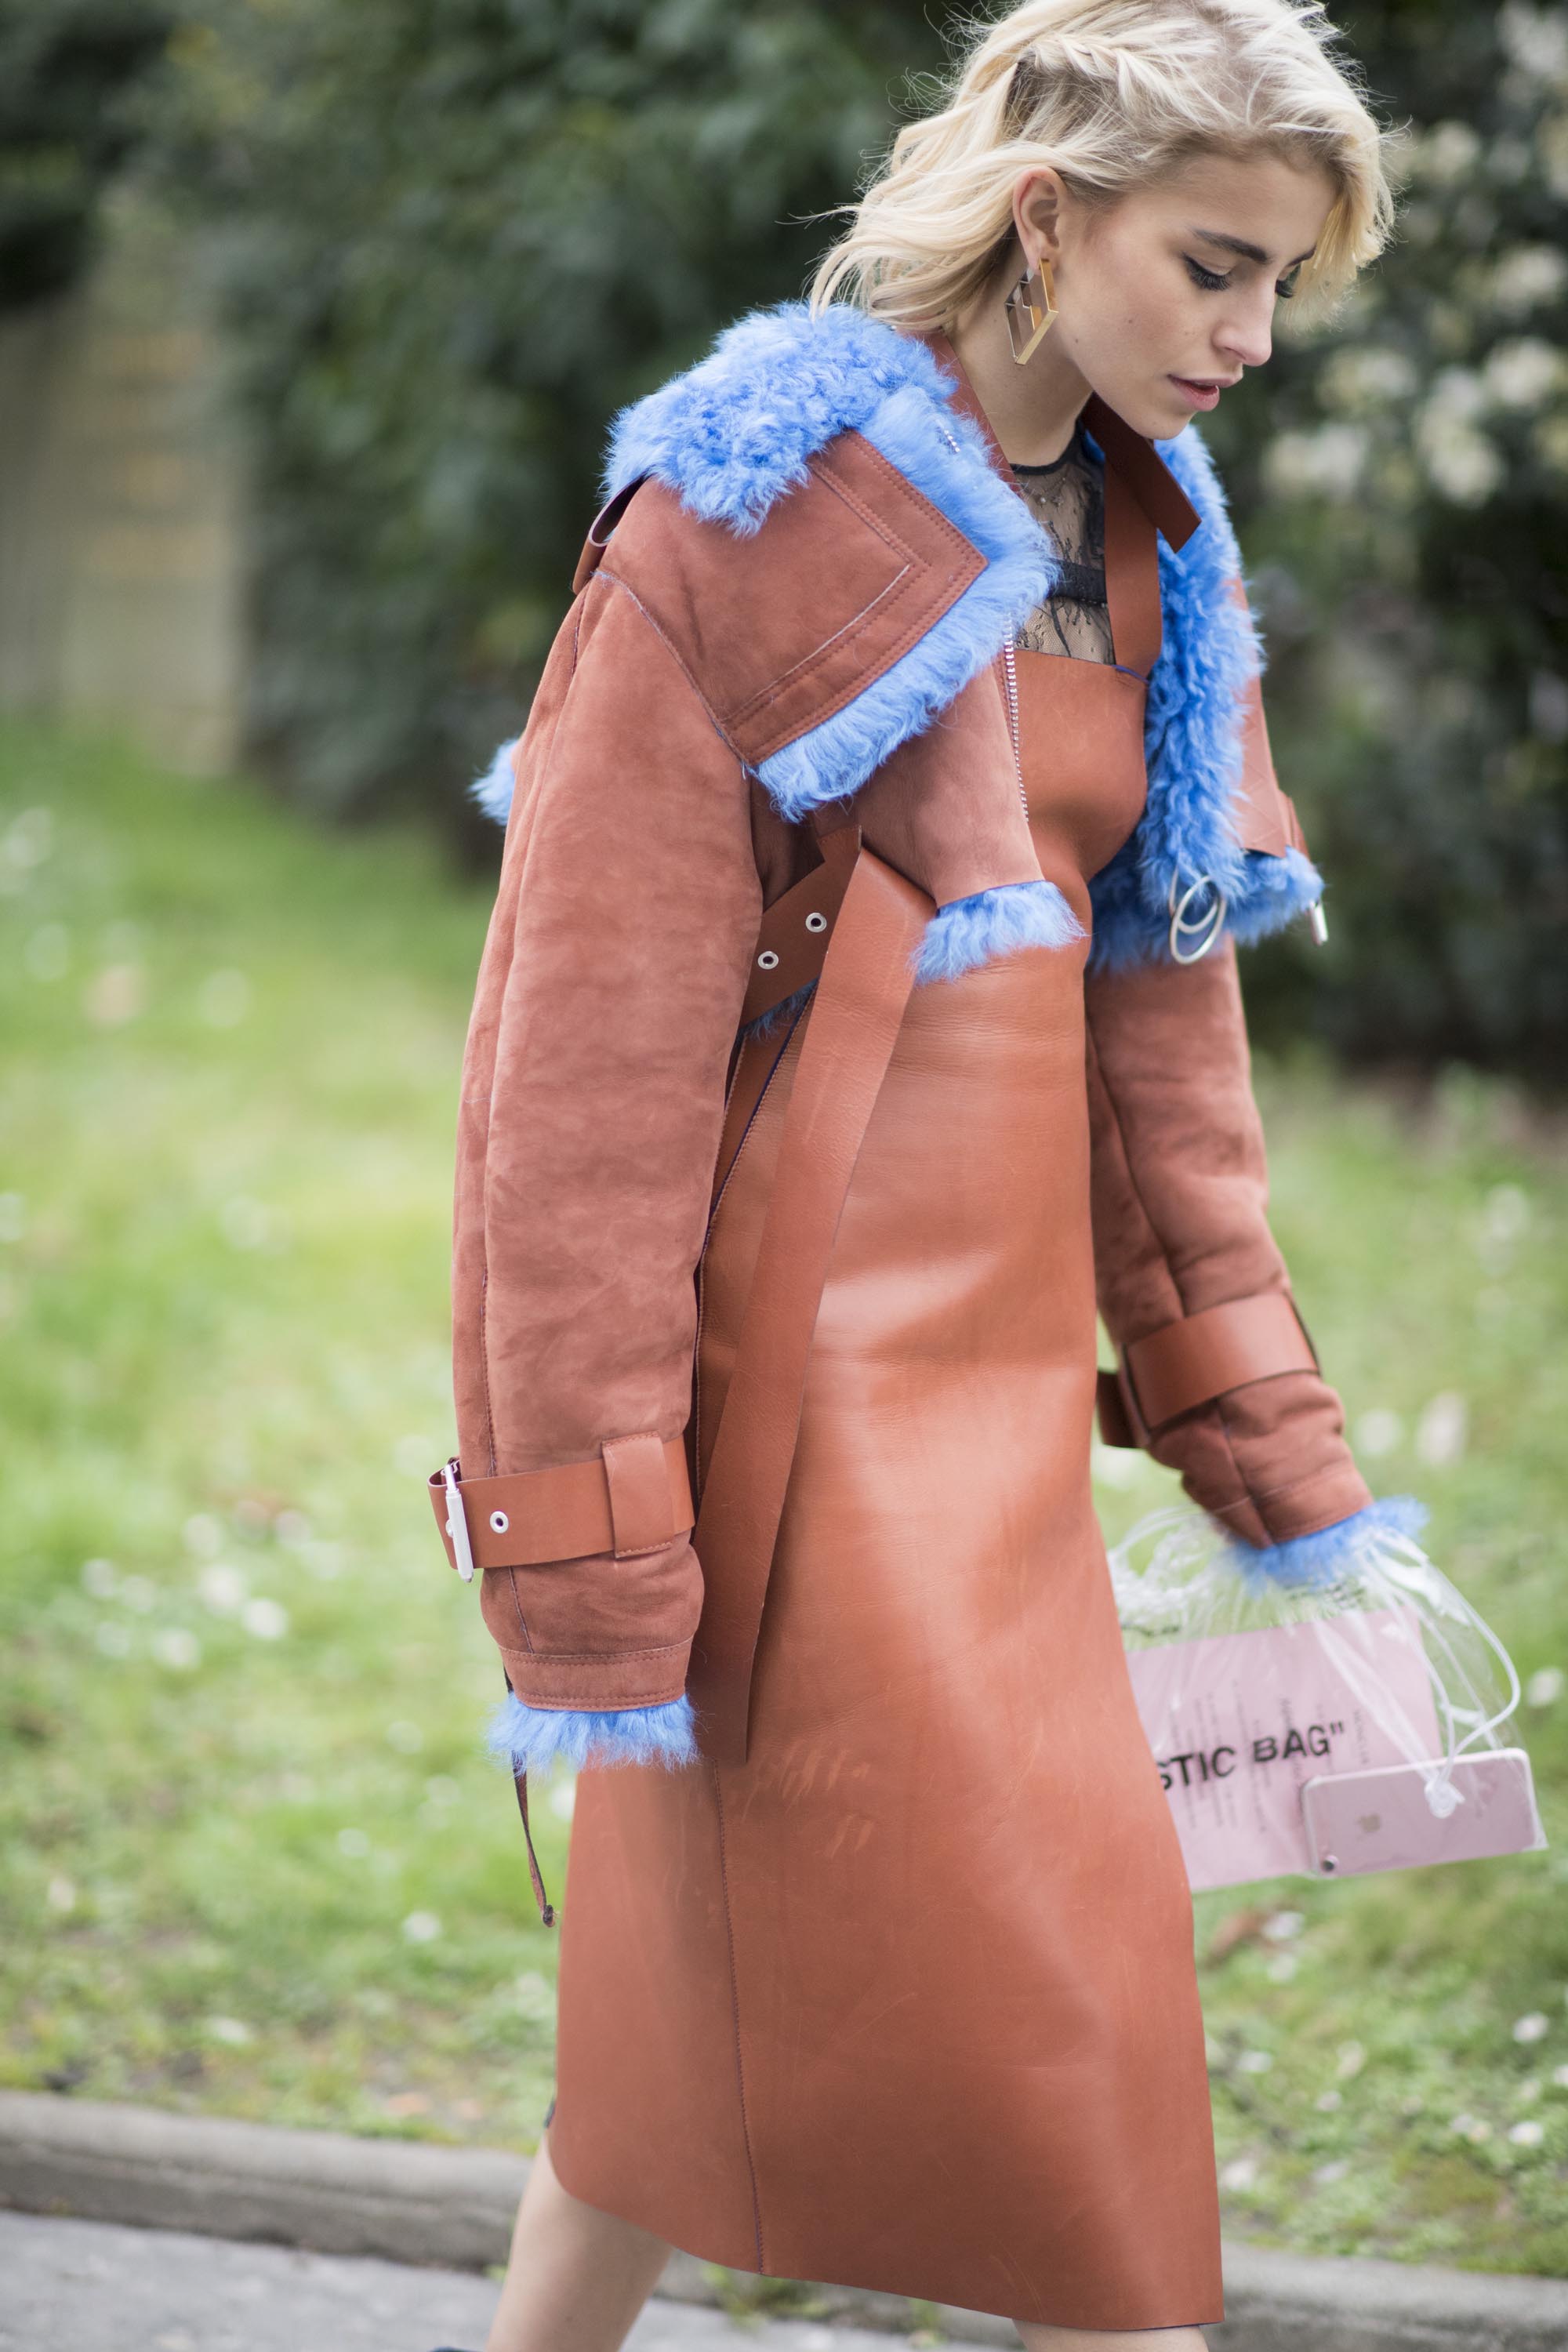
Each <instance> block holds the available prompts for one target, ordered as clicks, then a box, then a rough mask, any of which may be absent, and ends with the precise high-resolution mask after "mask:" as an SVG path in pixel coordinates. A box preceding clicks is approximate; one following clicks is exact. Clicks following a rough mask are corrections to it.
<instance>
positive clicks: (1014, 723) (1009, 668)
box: [1002, 639, 1029, 818]
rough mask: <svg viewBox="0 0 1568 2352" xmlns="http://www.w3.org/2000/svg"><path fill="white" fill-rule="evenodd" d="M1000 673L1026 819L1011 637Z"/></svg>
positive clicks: (1015, 671) (1014, 664) (1025, 799)
mask: <svg viewBox="0 0 1568 2352" xmlns="http://www.w3.org/2000/svg"><path fill="white" fill-rule="evenodd" d="M1002 675H1003V680H1004V683H1005V689H1006V695H1007V726H1008V730H1009V732H1010V733H1011V735H1012V738H1013V769H1014V772H1015V774H1016V776H1017V779H1018V798H1019V799H1020V800H1021V801H1022V803H1024V815H1025V817H1026V818H1027V816H1028V814H1029V795H1028V793H1026V791H1025V790H1024V752H1023V747H1022V743H1021V741H1020V739H1019V731H1018V656H1017V655H1016V652H1015V651H1014V648H1013V644H1012V641H1011V639H1009V640H1008V642H1007V644H1006V645H1005V646H1003V648H1002Z"/></svg>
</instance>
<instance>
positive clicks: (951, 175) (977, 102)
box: [811, 0, 1394, 330]
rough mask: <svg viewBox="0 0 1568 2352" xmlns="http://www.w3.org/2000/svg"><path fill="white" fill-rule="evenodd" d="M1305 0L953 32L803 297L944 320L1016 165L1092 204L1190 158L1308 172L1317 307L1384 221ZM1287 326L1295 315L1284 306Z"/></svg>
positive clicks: (1362, 116)
mask: <svg viewBox="0 0 1568 2352" xmlns="http://www.w3.org/2000/svg"><path fill="white" fill-rule="evenodd" d="M1339 38H1340V37H1339V35H1338V33H1337V32H1336V31H1335V29H1334V27H1333V26H1331V24H1330V23H1329V22H1328V21H1327V19H1326V17H1325V16H1324V13H1323V8H1322V5H1321V0H1023V5H1021V6H1019V7H1016V8H1014V9H1011V10H1010V11H1009V12H1008V14H1007V15H1006V16H1003V17H1001V18H999V19H997V20H996V21H994V22H990V23H980V24H977V25H974V26H972V27H971V30H970V34H969V38H968V45H967V48H966V51H965V53H964V55H963V58H962V61H961V63H960V65H959V68H958V70H957V71H956V73H955V74H954V75H953V76H952V79H951V80H950V81H949V83H948V84H947V85H946V88H945V89H944V91H943V98H944V101H945V102H944V103H943V104H942V105H941V106H940V108H939V109H938V110H936V111H935V112H933V113H931V114H928V115H926V116H925V117H924V118H923V120H921V121H918V122H911V123H909V124H907V125H906V126H905V128H904V129H903V130H902V131H900V132H899V134H898V137H897V138H896V139H895V140H894V142H893V145H892V149H891V152H890V153H889V156H888V158H887V160H886V162H885V163H883V165H882V166H881V168H880V170H879V172H878V173H877V174H876V175H875V176H874V178H873V179H872V181H871V183H870V184H869V185H868V188H867V190H866V193H865V194H864V195H863V196H862V197H861V199H860V201H859V203H858V204H855V205H845V206H844V207H843V210H844V211H845V212H846V213H847V214H848V215H850V226H849V227H848V229H847V232H846V234H845V235H844V236H842V237H840V238H839V240H838V242H837V244H836V245H834V246H833V247H832V248H831V249H830V250H829V252H828V253H827V254H826V257H825V258H824V260H823V262H822V265H821V267H820V268H819V269H818V270H817V273H816V278H815V280H814V282H813V284H812V288H811V307H812V310H814V311H820V310H822V309H823V308H825V306H826V304H827V303H829V302H832V301H836V300H837V301H850V302H856V303H858V304H859V305H860V306H861V307H862V308H863V309H865V310H871V311H874V312H875V313H876V314H877V315H878V316H879V317H880V318H884V319H887V320H890V321H891V322H893V323H894V324H896V325H899V326H904V327H912V328H916V329H921V328H924V329H927V330H929V329H931V328H933V327H940V328H948V327H951V326H952V324H953V322H954V321H955V320H956V319H957V318H958V316H959V314H960V312H961V311H962V310H963V309H964V307H965V305H966V304H967V303H968V302H969V301H970V300H971V299H972V298H973V296H974V295H975V294H976V293H978V292H979V290H980V289H981V288H982V287H983V286H984V283H985V281H986V279H987V278H989V277H990V275H991V273H992V271H993V270H994V268H996V266H997V265H998V263H999V262H1000V260H1001V258H1002V257H1003V254H1004V252H1005V248H1006V246H1007V244H1008V242H1009V240H1010V239H1011V237H1012V234H1013V209H1012V208H1013V188H1014V184H1015V183H1016V180H1017V179H1018V176H1019V174H1020V173H1023V172H1026V171H1028V170H1030V169H1031V168H1034V169H1038V168H1039V167H1040V166H1041V165H1043V164H1047V163H1049V164H1054V165H1055V167H1056V169H1057V170H1058V172H1059V173H1061V175H1062V178H1063V180H1064V181H1065V182H1066V183H1067V184H1068V187H1069V188H1070V189H1071V190H1072V191H1073V192H1074V193H1075V194H1077V195H1079V197H1080V198H1081V199H1083V200H1084V201H1085V202H1087V203H1089V204H1090V205H1101V206H1110V205H1112V204H1114V203H1115V202H1116V201H1117V199H1118V198H1120V197H1121V196H1123V195H1126V194H1130V193H1131V191H1132V190H1134V189H1137V188H1142V187H1148V186H1149V185H1151V184H1152V183H1153V182H1155V181H1157V180H1158V179H1160V178H1162V177H1163V175H1164V174H1166V173H1169V172H1172V171H1174V170H1176V169H1178V168H1179V167H1180V166H1181V165H1182V164H1183V163H1186V162H1188V161H1189V160H1190V159H1191V158H1193V157H1194V156H1195V155H1200V154H1222V155H1227V156H1237V157H1246V156H1247V155H1252V154H1258V153H1260V152H1262V153H1268V154H1274V155H1281V156H1284V157H1285V158H1286V159H1287V160H1288V161H1289V162H1291V163H1297V164H1305V163H1315V164H1319V165H1321V167H1322V168H1323V169H1324V170H1325V171H1326V172H1327V173H1328V174H1329V176H1330V179H1331V182H1332V184H1333V186H1334V190H1335V196H1334V203H1333V208H1332V210H1331V212H1330V214H1329V217H1328V220H1327V223H1326V224H1325V226H1324V229H1323V234H1322V236H1321V238H1320V239H1319V241H1318V246H1317V249H1316V251H1315V253H1314V254H1313V257H1312V258H1311V260H1310V262H1306V263H1303V265H1302V267H1301V271H1300V277H1299V278H1298V279H1297V289H1298V290H1299V293H1300V298H1301V299H1302V302H1303V306H1304V309H1305V310H1306V312H1307V313H1308V314H1309V315H1310V314H1311V313H1312V312H1320V313H1321V312H1322V311H1325V310H1329V309H1331V308H1332V306H1333V304H1334V302H1335V300H1336V299H1338V297H1340V296H1341V295H1342V293H1343V292H1344V290H1345V289H1347V288H1348V287H1349V286H1350V284H1351V283H1352V280H1353V279H1354V278H1355V276H1356V273H1357V271H1358V270H1360V269H1361V268H1363V267H1364V266H1365V264H1366V263H1367V262H1368V261H1370V260H1371V259H1372V258H1373V256H1374V255H1375V254H1377V253H1378V252H1380V251H1381V250H1382V248H1383V246H1384V243H1385V242H1386V240H1387V237H1388V234H1389V230H1390V228H1391V226H1392V224H1393V216H1394V198H1393V194H1392V192H1391V189H1390V184H1389V178H1388V172H1387V168H1386V152H1385V142H1386V140H1387V137H1388V134H1386V133H1385V132H1384V131H1382V130H1381V129H1380V127H1379V125H1378V123H1377V122H1376V121H1375V120H1374V119H1373V115H1372V113H1371V111H1370V110H1369V109H1368V107H1367V105H1366V102H1365V98H1364V95H1363V84H1362V82H1361V79H1360V76H1359V71H1358V69H1357V68H1355V67H1354V66H1353V65H1352V64H1351V63H1350V62H1349V61H1348V60H1346V59H1345V58H1343V57H1342V56H1341V55H1338V54H1336V50H1337V45H1338V42H1339ZM1297 315H1298V316H1300V315H1301V313H1298V314H1297Z"/></svg>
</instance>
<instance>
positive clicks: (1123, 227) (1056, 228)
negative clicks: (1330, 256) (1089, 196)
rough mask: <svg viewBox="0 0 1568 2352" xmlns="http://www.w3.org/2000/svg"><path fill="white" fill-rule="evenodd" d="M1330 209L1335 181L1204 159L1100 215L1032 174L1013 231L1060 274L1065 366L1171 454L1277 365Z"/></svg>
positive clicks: (1314, 173)
mask: <svg viewBox="0 0 1568 2352" xmlns="http://www.w3.org/2000/svg"><path fill="white" fill-rule="evenodd" d="M1333 198H1334V189H1333V184H1332V183H1331V180H1330V178H1329V176H1328V173H1326V172H1324V171H1322V170H1321V169H1320V168H1319V167H1317V166H1316V165H1312V166H1310V167H1309V168H1307V169H1305V170H1303V169H1300V168H1299V167H1298V166H1296V165H1295V164H1293V163H1287V162H1286V161H1285V159H1284V158H1283V157H1282V156H1279V155H1257V156H1253V157H1249V158H1248V159H1247V160H1246V161H1245V162H1243V161H1239V160H1237V159H1236V158H1234V157H1230V156H1223V155H1200V156H1195V157H1194V158H1193V159H1192V160H1191V161H1190V162H1189V163H1184V164H1183V165H1182V166H1181V167H1180V168H1179V169H1178V170H1177V171H1174V172H1173V173H1170V174H1169V175H1168V176H1167V177H1166V178H1164V179H1163V180H1161V181H1159V182H1158V183H1157V184H1155V185H1153V186H1152V187H1149V188H1142V189H1139V190H1138V191H1137V192H1136V193H1135V194H1131V195H1128V196H1123V197H1121V198H1120V199H1119V200H1118V202H1117V203H1116V204H1114V205H1111V206H1110V208H1109V209H1101V210H1099V211H1096V210H1094V209H1092V208H1091V207H1089V206H1088V205H1084V204H1083V203H1082V202H1081V201H1079V199H1077V198H1075V197H1074V196H1073V195H1072V194H1071V193H1070V192H1069V191H1068V189H1067V188H1065V187H1064V186H1063V184H1062V182H1061V181H1060V179H1059V178H1058V175H1057V174H1056V173H1054V172H1049V171H1047V172H1037V173H1028V174H1026V176H1025V177H1024V178H1023V179H1022V180H1020V182H1019V184H1018V186H1017V188H1016V191H1015V197H1014V217H1015V221H1016V225H1017V227H1018V230H1019V236H1020V239H1021V241H1023V242H1024V243H1025V246H1026V250H1027V251H1028V252H1030V253H1033V254H1037V253H1039V252H1040V251H1042V250H1043V251H1044V252H1045V254H1046V257H1047V259H1048V260H1049V261H1050V262H1051V265H1052V269H1053V272H1054V275H1055V278H1056V292H1057V302H1058V309H1059V312H1060V315H1059V317H1058V320H1057V322H1056V324H1055V326H1054V327H1053V328H1052V329H1051V331H1050V336H1049V338H1048V341H1049V342H1050V343H1054V344H1055V345H1056V354H1055V356H1056V357H1057V359H1058V362H1059V361H1061V360H1067V361H1069V362H1071V363H1072V365H1073V366H1075V367H1076V368H1077V369H1078V371H1079V373H1080V374H1081V375H1082V376H1083V378H1084V380H1085V381H1086V383H1088V384H1089V388H1090V389H1091V391H1094V392H1097V393H1098V394H1100V398H1101V399H1102V400H1103V401H1104V402H1105V403H1106V404H1107V406H1108V407H1110V408H1113V409H1114V410H1115V411H1116V414H1117V415H1119V416H1121V417H1124V418H1125V420H1126V421H1127V423H1128V424H1129V425H1131V426H1133V428H1134V429H1135V430H1136V431H1137V432H1139V433H1142V434H1146V435H1147V436H1149V437H1150V438H1151V439H1160V440H1168V439H1169V438H1171V436H1173V435H1174V434H1177V433H1179V432H1181V430H1182V428H1183V426H1184V425H1186V424H1187V423H1188V421H1189V420H1190V419H1191V418H1192V417H1193V416H1194V415H1198V414H1199V413H1200V412H1201V411H1203V410H1205V409H1211V408H1213V407H1215V405H1216V404H1217V403H1218V400H1219V396H1220V394H1221V392H1222V391H1223V390H1224V389H1225V388H1226V386H1227V385H1229V384H1233V383H1237V382H1238V381H1239V380H1240V376H1241V373H1242V370H1243V369H1244V368H1249V367H1261V366H1262V364H1263V362H1264V361H1265V360H1266V359H1267V358H1268V354H1269V352H1270V350H1271V349H1272V341H1273V320H1274V306H1275V303H1276V301H1277V300H1279V299H1282V297H1281V293H1280V289H1281V287H1282V286H1283V287H1284V288H1285V289H1289V286H1290V284H1291V280H1292V274H1293V272H1294V270H1295V268H1297V266H1298V265H1299V264H1300V262H1301V261H1302V260H1303V259H1304V258H1305V257H1306V256H1307V255H1308V254H1310V252H1311V250H1312V247H1314V246H1315V245H1316V243H1317V241H1318V238H1319V236H1321V233H1322V229H1323V225H1324V223H1325V221H1326V220H1327V218H1328V215H1329V212H1330V210H1331V205H1332V204H1333ZM1042 348H1044V347H1042Z"/></svg>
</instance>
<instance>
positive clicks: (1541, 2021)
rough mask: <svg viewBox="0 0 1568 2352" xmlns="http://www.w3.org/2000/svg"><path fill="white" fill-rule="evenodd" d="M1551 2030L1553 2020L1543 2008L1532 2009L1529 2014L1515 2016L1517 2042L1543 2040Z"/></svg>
mask: <svg viewBox="0 0 1568 2352" xmlns="http://www.w3.org/2000/svg"><path fill="white" fill-rule="evenodd" d="M1551 2031H1552V2020H1551V2019H1550V2018H1549V2017H1547V2016H1545V2015H1544V2014H1543V2012H1542V2011H1541V2010H1539V2009H1532V2010H1531V2011H1529V2012H1528V2014H1527V2015H1525V2016H1523V2017H1518V2018H1515V2020H1514V2024H1513V2038H1514V2040H1515V2041H1516V2042H1541V2041H1543V2040H1544V2039H1545V2037H1546V2035H1547V2034H1548V2033H1550V2032H1551Z"/></svg>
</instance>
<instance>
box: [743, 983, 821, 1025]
mask: <svg viewBox="0 0 1568 2352" xmlns="http://www.w3.org/2000/svg"><path fill="white" fill-rule="evenodd" d="M815 988H816V981H815V980H808V981H807V982H805V985H804V986H803V987H801V988H797V989H795V991H794V992H792V993H791V994H790V995H788V996H781V997H780V999H779V1001H778V1003H776V1004H770V1005H769V1007H768V1009H767V1011H766V1012H765V1013H758V1015H757V1017H756V1019H755V1020H754V1021H747V1022H745V1023H743V1024H742V1028H741V1034H742V1037H771V1036H772V1035H773V1032H774V1030H775V1029H785V1028H788V1027H790V1026H791V1025H792V1024H793V1023H794V1021H795V1015H796V1014H797V1013H803V1012H804V1011H805V1007H806V1005H807V1003H809V1001H810V999H811V995H812V992H813V991H814V990H815Z"/></svg>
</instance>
